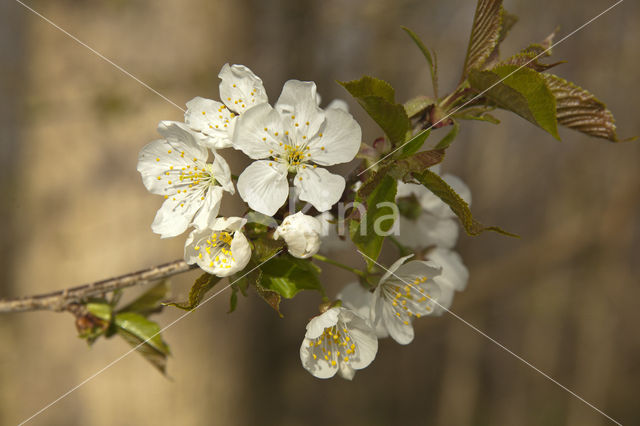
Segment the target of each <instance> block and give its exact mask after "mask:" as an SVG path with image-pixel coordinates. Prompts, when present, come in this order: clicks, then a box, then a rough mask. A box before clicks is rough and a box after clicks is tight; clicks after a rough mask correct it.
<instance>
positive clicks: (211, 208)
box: [193, 186, 222, 229]
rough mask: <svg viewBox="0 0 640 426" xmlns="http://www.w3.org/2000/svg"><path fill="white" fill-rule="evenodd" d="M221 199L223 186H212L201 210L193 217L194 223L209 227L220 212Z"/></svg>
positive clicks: (200, 226) (197, 225)
mask: <svg viewBox="0 0 640 426" xmlns="http://www.w3.org/2000/svg"><path fill="white" fill-rule="evenodd" d="M221 201H222V188H220V187H219V186H216V187H213V188H210V189H209V191H207V194H206V195H205V196H204V201H202V205H201V208H200V210H198V213H196V215H195V216H194V218H193V225H195V226H196V227H197V228H200V229H203V228H207V227H209V225H211V224H212V223H213V220H214V219H215V218H216V217H217V216H218V212H220V202H221Z"/></svg>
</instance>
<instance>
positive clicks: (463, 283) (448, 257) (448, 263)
mask: <svg viewBox="0 0 640 426" xmlns="http://www.w3.org/2000/svg"><path fill="white" fill-rule="evenodd" d="M427 258H428V259H429V260H431V261H433V262H434V263H435V264H437V265H438V266H440V267H441V268H442V273H441V274H440V275H437V276H435V277H434V278H433V280H434V281H435V282H436V284H438V286H439V288H440V296H439V297H438V303H437V305H436V306H435V307H434V314H435V315H442V314H443V313H444V312H445V311H446V310H447V309H449V308H450V307H451V304H452V303H453V296H454V294H455V292H456V291H463V290H464V289H465V288H466V287H467V282H468V281H469V270H468V269H467V267H466V266H464V263H462V258H461V257H460V255H459V254H458V253H456V252H455V251H453V250H449V249H445V248H441V247H436V248H434V249H432V250H430V251H429V252H428V253H427Z"/></svg>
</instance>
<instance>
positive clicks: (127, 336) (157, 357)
mask: <svg viewBox="0 0 640 426" xmlns="http://www.w3.org/2000/svg"><path fill="white" fill-rule="evenodd" d="M118 336H120V337H122V338H123V339H124V341H125V342H127V343H128V344H129V345H131V347H132V348H136V352H138V353H139V354H140V355H142V357H143V358H144V359H146V360H147V361H148V362H150V363H151V365H153V366H154V367H155V368H157V369H158V370H159V371H160V372H161V373H162V374H165V373H166V370H167V355H166V354H164V353H162V352H161V351H159V350H157V349H155V348H154V347H153V346H151V345H148V344H143V345H140V344H141V343H143V342H144V340H142V339H140V338H139V337H137V336H135V335H133V334H131V333H129V332H127V331H126V330H123V329H121V328H118Z"/></svg>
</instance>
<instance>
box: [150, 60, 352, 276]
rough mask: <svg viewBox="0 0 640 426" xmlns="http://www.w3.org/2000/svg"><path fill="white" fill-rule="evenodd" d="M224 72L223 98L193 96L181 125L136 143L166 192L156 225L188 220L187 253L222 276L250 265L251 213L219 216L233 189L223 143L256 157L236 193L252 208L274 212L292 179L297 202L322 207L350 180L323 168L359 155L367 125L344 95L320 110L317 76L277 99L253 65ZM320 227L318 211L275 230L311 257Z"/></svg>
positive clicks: (174, 227)
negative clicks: (225, 197) (272, 97)
mask: <svg viewBox="0 0 640 426" xmlns="http://www.w3.org/2000/svg"><path fill="white" fill-rule="evenodd" d="M218 77H219V78H220V79H221V82H220V97H221V99H220V101H215V100H210V99H205V98H201V97H196V98H194V99H192V100H191V101H189V102H188V103H187V111H186V113H185V120H184V123H182V122H173V121H162V122H160V124H159V126H158V132H159V133H160V135H161V137H162V138H161V139H158V140H155V141H153V142H151V143H149V144H148V145H146V146H145V147H144V148H143V149H142V150H141V151H140V154H139V157H138V171H139V172H140V174H141V175H142V180H143V183H144V185H145V186H146V188H147V189H148V190H149V191H150V192H152V193H154V194H159V195H161V196H163V197H164V200H165V201H164V203H163V204H162V207H161V208H160V209H159V210H158V213H157V214H156V217H155V219H154V221H153V224H152V225H151V228H152V230H153V232H155V233H157V234H160V236H161V237H162V238H167V237H175V236H177V235H180V234H182V233H183V232H185V231H186V230H187V229H188V228H190V227H192V228H193V230H192V231H191V233H190V234H189V236H188V238H187V241H186V245H185V252H184V255H185V260H186V261H187V262H188V263H189V264H194V263H197V264H198V266H200V268H202V269H203V270H204V271H206V272H208V273H210V274H214V275H216V276H219V277H226V276H230V275H233V274H235V273H237V272H239V271H242V270H243V269H244V268H245V267H246V266H247V263H248V262H249V260H250V258H251V248H250V244H249V241H248V240H247V238H246V237H245V236H244V234H243V232H242V229H243V226H244V225H245V223H246V219H243V218H240V217H228V218H221V217H218V213H219V211H220V204H221V201H222V197H223V193H225V192H226V193H228V194H230V195H233V194H235V191H236V188H235V186H234V183H233V180H232V174H231V170H230V168H229V165H228V164H227V161H226V160H225V159H224V157H222V155H221V154H220V151H221V150H223V149H225V148H234V149H236V150H240V151H242V152H243V153H245V154H246V155H247V156H249V157H250V158H251V159H253V160H256V161H254V162H253V163H252V164H251V165H249V167H247V168H246V169H244V171H242V173H240V175H239V177H238V179H237V190H238V193H239V195H240V197H241V198H242V200H244V201H245V202H246V203H247V204H248V205H249V207H250V208H251V209H252V210H254V211H256V212H259V213H262V214H265V215H267V216H273V215H274V214H275V213H276V212H277V211H278V209H280V208H281V207H282V206H283V204H285V202H286V201H287V199H288V197H289V192H290V186H291V187H293V189H294V191H295V194H296V196H297V198H298V199H299V200H301V201H306V202H308V203H309V204H311V205H312V206H313V207H314V208H316V209H317V210H318V211H320V212H323V211H326V210H328V209H330V208H331V207H332V206H333V205H334V204H335V203H336V202H337V201H338V200H339V199H340V196H341V195H342V193H343V191H344V188H345V180H344V178H343V177H342V176H339V175H336V174H333V173H330V172H329V171H327V170H326V169H325V168H324V167H325V166H330V165H334V164H339V163H346V162H349V161H351V160H353V158H354V157H355V156H356V154H357V152H358V150H359V148H360V143H361V130H360V126H359V125H358V123H356V121H355V120H354V119H353V117H351V115H350V114H349V113H348V112H347V111H346V107H345V104H344V103H343V102H334V103H332V104H330V105H329V106H328V107H327V108H326V109H322V108H320V107H319V105H318V104H319V102H320V97H319V96H318V94H317V93H316V85H315V83H313V82H302V81H297V80H289V81H287V82H286V83H285V85H284V88H283V89H282V93H281V95H280V98H279V99H278V101H277V102H276V103H275V106H271V105H270V104H269V103H268V98H267V94H266V91H265V89H264V86H263V84H262V80H261V79H260V78H259V77H257V76H256V75H255V74H254V73H253V72H252V71H251V70H250V69H248V68H247V67H245V66H242V65H231V66H230V65H229V64H225V65H224V66H223V67H222V70H221V71H220V73H219V74H218ZM319 226H320V224H319V222H317V220H316V219H314V218H313V217H310V216H306V215H302V214H298V215H293V216H292V217H288V218H286V219H285V220H284V222H283V223H282V226H281V227H279V228H278V230H277V231H276V233H275V235H274V237H275V238H280V237H281V238H283V239H284V240H285V241H286V243H287V244H288V246H289V252H290V253H291V254H292V255H294V256H296V257H301V258H306V257H309V256H311V255H313V254H315V253H316V252H317V249H318V247H319V239H318V237H317V235H316V237H315V242H314V241H307V235H309V234H313V233H314V232H315V231H316V230H318V229H319ZM307 228H308V229H309V230H308V231H306V229H307Z"/></svg>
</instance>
